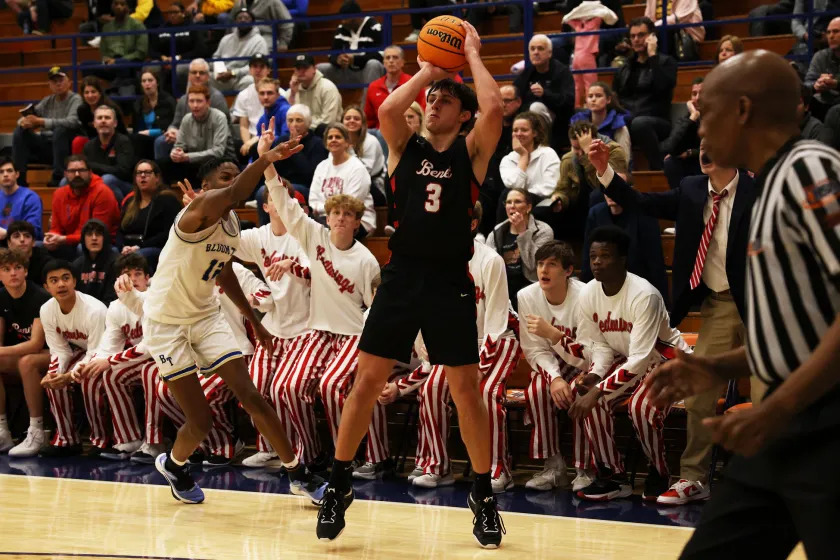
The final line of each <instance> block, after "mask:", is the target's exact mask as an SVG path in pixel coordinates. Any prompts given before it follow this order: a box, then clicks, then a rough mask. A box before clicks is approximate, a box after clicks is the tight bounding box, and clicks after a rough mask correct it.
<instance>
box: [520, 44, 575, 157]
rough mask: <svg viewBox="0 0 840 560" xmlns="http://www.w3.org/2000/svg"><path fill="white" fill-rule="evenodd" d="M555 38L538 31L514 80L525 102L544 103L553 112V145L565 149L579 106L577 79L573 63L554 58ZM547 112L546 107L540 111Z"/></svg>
mask: <svg viewBox="0 0 840 560" xmlns="http://www.w3.org/2000/svg"><path fill="white" fill-rule="evenodd" d="M551 52H552V46H551V41H550V40H549V38H548V37H546V36H545V35H542V34H540V35H534V36H533V37H531V40H530V41H529V42H528V58H529V60H530V65H528V66H526V68H525V70H523V71H522V73H521V74H519V76H517V77H516V80H514V82H513V85H515V86H516V89H517V91H519V95H520V96H521V97H522V105H523V107H525V109H526V110H528V111H535V110H537V109H538V108H539V107H535V106H534V104H535V103H539V104H541V105H543V106H544V107H545V108H546V109H548V112H549V113H550V115H551V128H550V130H551V133H550V134H549V138H550V140H551V142H550V145H551V146H552V147H554V148H555V149H558V150H559V149H561V148H562V147H564V146H567V145H568V143H567V142H568V138H567V136H566V131H567V129H568V126H569V119H570V118H571V116H572V114H573V113H574V109H575V82H574V79H573V78H572V73H571V71H570V70H569V67H568V66H566V65H565V64H563V63H562V62H560V61H559V60H557V59H555V58H552V56H551ZM540 112H544V111H540Z"/></svg>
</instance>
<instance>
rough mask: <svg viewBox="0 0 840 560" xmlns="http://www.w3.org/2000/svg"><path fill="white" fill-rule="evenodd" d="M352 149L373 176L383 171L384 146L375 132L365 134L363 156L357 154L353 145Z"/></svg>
mask: <svg viewBox="0 0 840 560" xmlns="http://www.w3.org/2000/svg"><path fill="white" fill-rule="evenodd" d="M350 151H351V152H353V154H354V155H356V157H358V158H359V159H360V160H361V161H362V163H363V164H365V169H367V170H368V173H369V174H370V176H371V177H375V176H376V175H379V174H380V173H382V169H384V167H385V154H384V153H383V152H382V146H381V145H380V144H379V140H377V139H376V137H375V136H374V135H373V134H370V133H368V134H365V142H364V144H362V151H363V152H364V153H363V154H362V155H361V156H360V155H358V154H356V151H355V150H354V149H353V148H352V147H351V148H350Z"/></svg>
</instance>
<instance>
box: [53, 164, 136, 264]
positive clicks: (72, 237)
mask: <svg viewBox="0 0 840 560" xmlns="http://www.w3.org/2000/svg"><path fill="white" fill-rule="evenodd" d="M64 176H65V178H66V179H67V184H66V185H64V186H63V187H59V188H58V189H56V191H55V194H54V195H53V200H52V208H53V211H52V218H51V220H50V230H49V231H48V232H47V233H45V234H44V247H46V248H47V250H48V251H50V253H52V254H53V255H54V256H56V257H58V258H68V259H73V258H75V256H76V246H77V245H78V244H79V242H80V241H81V239H82V226H83V225H84V224H85V223H87V221H88V220H90V219H91V218H98V219H99V220H102V222H103V223H104V224H106V226H107V228H108V234H109V235H110V236H111V237H112V238H113V237H114V236H116V234H117V224H118V223H119V220H120V209H119V206H118V205H117V199H116V198H114V193H113V192H112V191H111V189H109V188H108V187H107V185H105V183H104V182H103V181H102V178H101V177H100V176H99V175H96V174H94V173H91V171H90V167H88V163H87V158H85V156H83V155H72V156H70V157H68V158H67V161H66V163H65V171H64Z"/></svg>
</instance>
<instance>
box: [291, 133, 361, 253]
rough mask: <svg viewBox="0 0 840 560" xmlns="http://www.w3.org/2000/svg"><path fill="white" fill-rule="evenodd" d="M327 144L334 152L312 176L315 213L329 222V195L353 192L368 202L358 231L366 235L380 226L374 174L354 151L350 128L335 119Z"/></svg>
mask: <svg viewBox="0 0 840 560" xmlns="http://www.w3.org/2000/svg"><path fill="white" fill-rule="evenodd" d="M324 145H325V146H326V147H327V151H328V152H329V153H330V155H329V156H328V157H327V158H326V159H325V160H324V161H322V162H321V163H319V164H318V167H316V168H315V173H314V175H313V177H312V183H311V187H310V189H309V207H310V208H311V209H312V217H313V218H317V219H318V221H320V222H322V223H325V221H326V215H325V214H324V205H325V204H326V201H327V199H328V198H330V197H331V196H333V195H336V194H347V195H350V196H352V197H353V198H356V199H357V200H359V201H361V202H362V203H363V204H364V205H365V211H364V213H363V214H362V224H361V226H360V227H359V231H358V232H357V234H356V237H357V239H362V238H364V237H365V236H366V235H367V234H369V233H371V232H373V230H375V229H376V212H375V211H374V209H373V195H371V192H370V174H369V173H368V172H367V169H366V168H365V164H364V163H362V160H360V159H359V158H358V157H356V156H355V155H354V154H353V152H352V151H351V148H352V144H351V143H350V132H349V131H348V130H347V127H345V126H344V125H343V124H341V123H338V122H334V123H330V124H329V125H327V129H326V133H325V135H324ZM290 159H291V158H290Z"/></svg>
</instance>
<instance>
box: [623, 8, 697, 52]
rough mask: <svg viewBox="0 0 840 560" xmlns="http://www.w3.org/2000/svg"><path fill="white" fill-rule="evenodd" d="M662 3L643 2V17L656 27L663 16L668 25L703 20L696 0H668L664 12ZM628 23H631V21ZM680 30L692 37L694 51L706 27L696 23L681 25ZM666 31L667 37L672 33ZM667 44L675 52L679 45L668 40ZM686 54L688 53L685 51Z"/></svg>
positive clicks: (660, 22) (660, 23)
mask: <svg viewBox="0 0 840 560" xmlns="http://www.w3.org/2000/svg"><path fill="white" fill-rule="evenodd" d="M662 4H663V2H662V0H646V3H645V17H646V18H649V19H650V20H651V21H653V23H654V25H656V26H657V27H658V26H660V25H662V19H663V18H665V20H666V21H667V23H668V25H674V24H675V23H699V22H701V21H703V14H702V13H701V12H700V5H699V4H698V3H697V0H670V1H668V2H667V6H668V9H667V13H665V14H663V13H662ZM630 24H631V25H632V22H631V23H630ZM682 30H684V31H685V32H686V33H687V34H688V36H689V37H691V38H692V39H694V44H695V51H694V52H695V53H696V48H697V47H699V45H700V42H701V41H702V40H703V39H705V37H706V29H705V28H704V27H703V26H702V25H698V26H696V27H683V28H682ZM666 33H668V34H669V38H670V36H671V35H673V31H671V30H668V31H666ZM668 44H669V45H670V47H671V50H672V52H677V51H676V49H677V48H678V47H679V45H677V41H675V40H670V41H669V42H668ZM687 55H688V53H686V56H687ZM694 58H695V57H694V56H692V57H687V58H685V60H692V59H694ZM681 60H682V58H681Z"/></svg>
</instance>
